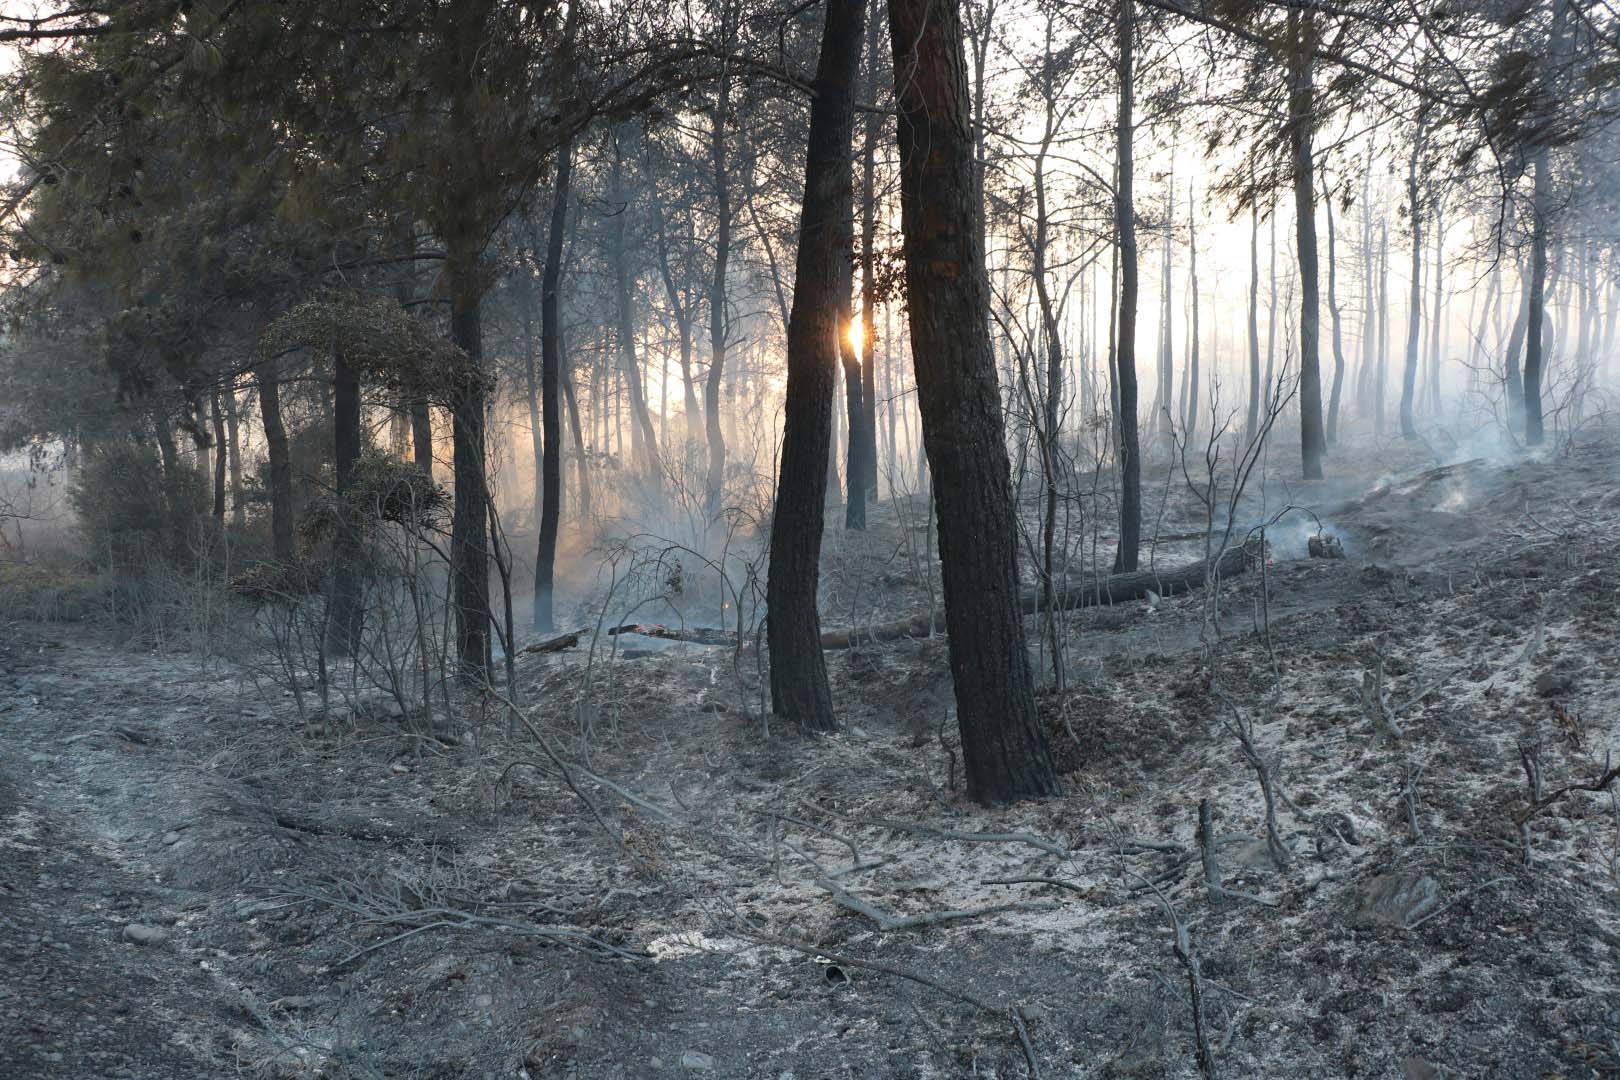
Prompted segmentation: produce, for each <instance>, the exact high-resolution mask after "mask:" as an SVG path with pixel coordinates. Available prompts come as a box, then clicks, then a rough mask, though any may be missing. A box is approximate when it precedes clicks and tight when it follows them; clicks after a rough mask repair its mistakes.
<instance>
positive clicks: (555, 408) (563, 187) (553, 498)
mask: <svg viewBox="0 0 1620 1080" xmlns="http://www.w3.org/2000/svg"><path fill="white" fill-rule="evenodd" d="M572 174H573V146H572V144H571V143H566V142H565V143H564V144H563V145H562V147H561V148H560V149H559V150H558V151H557V175H556V179H555V181H554V184H553V187H552V192H551V223H550V226H549V227H548V229H547V232H546V262H545V269H544V270H543V271H542V272H541V275H540V407H541V418H540V427H541V430H542V431H543V432H544V435H545V439H544V450H543V453H542V456H541V461H540V469H541V474H542V476H543V479H544V483H543V485H542V489H543V492H544V495H543V501H542V503H541V506H540V536H539V541H538V543H537V545H536V548H535V555H534V628H535V629H536V630H539V631H546V630H551V629H553V628H554V626H555V621H554V618H553V612H552V603H553V592H554V587H555V583H556V569H557V528H558V525H559V524H560V522H561V521H562V409H561V403H560V402H559V400H558V399H559V398H560V397H561V383H562V261H563V232H564V231H565V230H566V228H567V226H568V188H569V181H570V179H571V177H572ZM580 460H581V461H582V462H583V461H584V457H583V455H581V458H580Z"/></svg>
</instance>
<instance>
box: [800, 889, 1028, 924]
mask: <svg viewBox="0 0 1620 1080" xmlns="http://www.w3.org/2000/svg"><path fill="white" fill-rule="evenodd" d="M816 887H817V888H820V889H825V890H826V891H827V892H828V893H829V894H830V895H831V896H832V898H833V900H834V901H836V902H837V903H838V904H839V906H840V907H846V908H848V909H849V910H850V911H853V912H855V914H857V915H864V916H866V917H867V918H868V919H871V920H872V921H873V922H875V923H877V925H878V929H879V930H917V929H920V928H922V927H925V926H936V925H938V924H939V923H945V922H960V921H961V920H963V919H977V918H979V917H980V916H983V915H995V914H998V913H1000V912H1003V911H1032V910H1044V909H1045V908H1046V907H1047V905H1045V904H1030V903H1011V904H991V905H989V906H987V907H978V908H965V909H962V910H959V911H926V912H923V913H922V914H920V915H889V914H887V913H885V912H883V911H880V910H879V909H877V908H875V907H873V906H872V905H871V904H868V903H867V902H866V901H865V900H862V899H861V898H860V897H858V896H856V895H855V894H853V893H851V892H849V891H848V890H846V889H843V888H840V887H839V886H838V885H837V884H835V883H834V882H833V881H832V880H830V879H828V878H825V877H822V878H817V879H816Z"/></svg>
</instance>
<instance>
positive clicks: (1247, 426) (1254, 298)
mask: <svg viewBox="0 0 1620 1080" xmlns="http://www.w3.org/2000/svg"><path fill="white" fill-rule="evenodd" d="M1259 432H1260V207H1259V203H1258V200H1257V201H1256V202H1255V203H1253V204H1251V205H1250V207H1249V411H1248V414H1247V416H1246V417H1245V419H1244V424H1243V434H1244V438H1245V439H1249V440H1252V439H1253V438H1254V437H1255V436H1256V435H1257V434H1259Z"/></svg>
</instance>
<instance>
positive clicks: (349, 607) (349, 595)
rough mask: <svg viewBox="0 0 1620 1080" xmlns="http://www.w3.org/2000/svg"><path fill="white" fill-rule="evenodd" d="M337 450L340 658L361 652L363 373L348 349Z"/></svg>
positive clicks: (335, 558) (336, 630)
mask: <svg viewBox="0 0 1620 1080" xmlns="http://www.w3.org/2000/svg"><path fill="white" fill-rule="evenodd" d="M332 449H333V462H334V464H335V472H336V474H337V485H336V486H337V531H336V532H335V533H334V534H333V537H332V617H331V619H330V620H329V622H328V624H327V635H326V647H327V648H328V649H329V650H331V651H333V652H335V653H337V654H338V655H340V656H354V655H356V654H357V653H358V651H359V649H360V630H361V623H362V619H363V616H364V613H363V612H362V611H361V606H360V598H361V589H360V557H361V553H360V532H359V523H358V522H357V520H356V509H357V508H356V507H354V506H353V505H352V495H353V491H354V474H355V468H356V466H358V465H359V463H360V372H359V371H357V370H356V369H355V367H354V365H352V364H350V363H349V359H348V356H347V355H346V354H345V353H344V351H343V350H342V349H337V350H334V352H333V354H332Z"/></svg>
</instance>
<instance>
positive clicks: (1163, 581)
mask: <svg viewBox="0 0 1620 1080" xmlns="http://www.w3.org/2000/svg"><path fill="white" fill-rule="evenodd" d="M1258 557H1259V542H1258V541H1253V542H1251V543H1249V544H1247V545H1241V546H1238V547H1233V548H1228V549H1226V550H1225V551H1223V552H1222V553H1221V554H1219V555H1217V556H1213V557H1212V558H1209V559H1200V560H1198V561H1197V562H1195V563H1190V564H1188V565H1186V566H1183V567H1179V568H1177V569H1175V570H1139V571H1135V572H1133V573H1129V574H1111V575H1109V576H1107V577H1101V578H1097V579H1095V580H1091V581H1069V582H1065V583H1064V584H1063V585H1061V586H1060V587H1059V588H1058V591H1057V595H1056V596H1055V597H1054V600H1055V604H1054V606H1055V607H1056V608H1057V610H1059V611H1073V610H1075V609H1076V608H1084V607H1101V606H1103V605H1105V604H1123V603H1128V602H1130V601H1133V600H1143V599H1146V598H1147V596H1148V594H1149V593H1153V594H1154V595H1156V596H1179V595H1181V594H1182V593H1187V592H1191V591H1192V590H1193V589H1197V588H1201V587H1202V586H1203V584H1204V582H1205V581H1207V580H1209V578H1210V577H1211V573H1210V564H1211V563H1213V564H1214V573H1213V576H1214V577H1217V578H1227V577H1232V576H1233V575H1235V574H1240V573H1242V572H1243V571H1245V570H1247V569H1248V568H1249V566H1250V565H1251V564H1252V562H1253V560H1254V559H1256V558H1258ZM1018 607H1019V610H1020V611H1022V612H1023V614H1025V615H1035V614H1037V613H1039V612H1040V611H1041V610H1043V600H1042V597H1041V590H1040V588H1039V587H1036V588H1032V589H1026V590H1025V591H1024V592H1022V593H1021V594H1019V597H1018ZM944 631H945V616H944V614H943V613H936V614H935V615H934V616H933V617H932V618H930V617H929V616H928V615H913V616H911V617H910V618H908V619H899V620H896V621H894V622H887V623H879V624H877V625H875V626H863V627H859V628H855V629H849V630H828V631H826V632H824V633H823V634H822V635H821V647H822V648H823V649H828V650H836V649H851V648H854V647H855V646H857V645H873V644H877V643H878V642H883V641H901V640H904V639H905V638H925V637H928V636H930V635H931V634H935V633H944ZM607 633H608V634H640V635H642V636H643V637H655V638H663V639H665V640H667V641H685V642H690V643H692V644H695V645H735V644H736V643H737V635H736V632H735V631H732V630H721V629H718V628H715V627H706V626H693V627H682V628H676V627H671V626H660V625H657V624H655V623H625V624H623V625H621V626H615V627H612V628H610V629H609V630H608V631H607Z"/></svg>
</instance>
